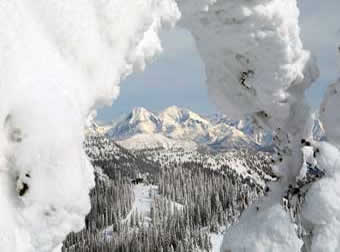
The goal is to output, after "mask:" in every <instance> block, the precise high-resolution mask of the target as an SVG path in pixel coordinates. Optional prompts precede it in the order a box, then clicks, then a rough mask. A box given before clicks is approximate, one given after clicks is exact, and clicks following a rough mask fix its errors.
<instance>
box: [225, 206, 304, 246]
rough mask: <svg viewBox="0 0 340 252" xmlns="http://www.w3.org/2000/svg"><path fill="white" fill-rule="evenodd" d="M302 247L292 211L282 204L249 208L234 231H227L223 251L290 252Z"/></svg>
mask: <svg viewBox="0 0 340 252" xmlns="http://www.w3.org/2000/svg"><path fill="white" fill-rule="evenodd" d="M301 247H302V241H301V240H299V239H298V238H297V236H296V234H295V229H294V226H293V225H291V223H290V218H289V216H288V214H287V213H286V212H285V211H284V210H283V209H282V207H281V205H280V204H279V203H278V204H275V205H272V206H270V207H268V208H265V209H264V210H263V209H261V207H259V208H258V209H257V207H251V208H248V209H247V210H245V212H244V213H243V214H242V218H241V220H240V222H239V223H238V224H237V225H236V226H235V227H234V228H233V229H232V232H228V231H227V232H226V234H225V236H224V240H223V245H222V249H221V252H244V251H252V252H273V251H275V252H287V251H300V249H301Z"/></svg>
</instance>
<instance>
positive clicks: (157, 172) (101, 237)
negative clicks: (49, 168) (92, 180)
mask: <svg viewBox="0 0 340 252" xmlns="http://www.w3.org/2000/svg"><path fill="white" fill-rule="evenodd" d="M85 149H86V151H87V153H88V155H89V157H90V159H91V161H92V163H93V165H95V166H96V167H97V168H96V187H95V189H94V190H93V191H92V192H91V202H92V210H91V212H90V214H89V215H88V216H87V218H86V229H85V230H83V231H81V232H80V233H77V234H71V235H69V236H68V238H67V240H66V241H65V242H64V247H63V251H64V252H73V251H74V252H75V251H77V252H78V251H79V252H83V251H87V252H95V251H96V252H97V251H103V252H104V251H105V252H106V251H107V252H109V251H110V252H112V251H117V252H120V251H121V252H125V251H131V252H132V251H133V252H138V251H140V252H149V251H150V252H159V251H163V252H172V251H179V252H182V251H188V252H189V251H213V249H214V246H215V247H216V244H213V242H212V240H211V235H212V234H213V233H215V234H216V235H221V232H222V231H223V228H222V227H223V226H226V225H227V226H229V225H232V224H233V223H234V222H235V221H237V219H238V217H239V216H240V214H241V213H242V211H243V210H244V209H245V208H247V207H248V206H249V205H250V204H251V203H252V202H254V200H256V199H257V198H258V197H259V196H260V195H262V194H263V191H264V188H263V186H262V185H261V184H259V183H257V182H256V179H251V174H250V173H247V175H248V176H243V175H242V174H239V173H238V172H237V171H236V170H235V167H234V168H232V167H230V166H229V165H226V164H225V163H224V162H221V163H217V164H215V166H214V167H213V169H212V167H207V165H206V163H205V162H204V161H203V160H199V159H198V160H197V161H196V162H190V161H185V162H182V161H180V160H178V161H177V162H168V163H162V164H161V163H160V160H157V159H154V161H155V162H152V160H151V158H150V157H151V156H150V155H149V156H148V158H147V157H146V156H147V155H146V153H131V152H130V151H128V150H126V149H124V148H122V147H120V146H119V145H117V144H115V143H114V142H112V141H110V140H109V139H108V138H106V137H105V136H103V135H99V134H98V135H91V136H88V138H87V140H86V142H85ZM243 155H245V154H243ZM267 161H268V160H267V159H265V158H264V159H263V160H262V161H261V162H262V166H263V167H266V169H268V166H269V165H268V164H267ZM240 162H241V161H240ZM242 162H244V166H246V167H249V168H251V169H253V171H257V170H258V169H259V167H262V166H260V165H259V163H258V162H259V160H258V159H256V162H254V158H252V156H251V155H249V159H248V160H247V161H244V160H243V161H242ZM247 162H248V163H247ZM266 169H265V168H263V172H268V171H266ZM267 178H271V176H270V174H268V175H267ZM139 182H142V184H138V183H139ZM141 190H144V191H145V192H146V193H144V196H142V197H144V198H142V197H141V196H138V195H140V191H141ZM136 195H137V196H136ZM143 200H144V201H147V202H148V204H146V205H143V206H141V207H138V204H139V202H140V201H143ZM136 205H137V206H136Z"/></svg>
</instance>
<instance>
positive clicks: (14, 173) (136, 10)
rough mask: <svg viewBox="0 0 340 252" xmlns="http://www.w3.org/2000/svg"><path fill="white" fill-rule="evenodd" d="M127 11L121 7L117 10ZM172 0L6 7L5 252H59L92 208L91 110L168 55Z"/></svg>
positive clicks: (1, 181) (2, 61)
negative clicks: (86, 145) (164, 44)
mask: <svg viewBox="0 0 340 252" xmlns="http://www.w3.org/2000/svg"><path fill="white" fill-rule="evenodd" d="M118 7H119V8H118ZM179 17H180V13H179V11H178V9H177V5H176V3H175V2H174V1H172V0H145V1H136V0H126V1H116V0H109V1H107V0H90V1H81V0H73V1H68V0H34V1H33V0H25V1H23V0H4V1H1V3H0V30H1V39H0V76H1V85H0V89H1V92H0V94H1V99H0V103H1V106H0V107H1V111H0V120H1V123H2V130H1V131H0V140H1V141H0V142H1V144H0V153H1V155H0V172H1V176H0V203H1V209H0V214H1V220H0V251H3V252H7V251H8V252H33V251H34V252H47V251H48V252H49V251H60V244H61V243H62V241H63V240H64V238H65V237H66V235H67V234H68V233H70V232H71V231H75V232H76V231H79V230H80V229H82V228H83V225H84V217H85V215H86V214H87V213H88V212H89V210H90V200H89V196H88V193H89V190H90V189H91V188H92V187H93V186H94V176H93V168H92V167H91V165H90V163H89V161H88V159H87V157H86V155H85V153H84V150H83V146H82V142H83V140H84V136H83V134H84V133H83V129H84V125H86V121H87V116H88V115H89V114H90V112H91V111H92V110H93V109H95V108H97V107H98V106H100V105H103V104H111V102H112V99H113V98H115V97H117V96H118V94H119V82H120V80H121V79H123V78H125V77H126V76H127V75H128V74H130V73H131V72H132V71H134V70H142V69H143V68H144V67H145V64H146V62H147V61H149V60H150V59H151V58H152V57H153V56H155V55H157V54H158V53H160V52H161V45H160V41H159V39H158V36H157V33H158V31H159V29H160V28H161V27H162V26H163V25H166V26H172V25H173V24H174V23H175V22H176V20H177V19H178V18H179Z"/></svg>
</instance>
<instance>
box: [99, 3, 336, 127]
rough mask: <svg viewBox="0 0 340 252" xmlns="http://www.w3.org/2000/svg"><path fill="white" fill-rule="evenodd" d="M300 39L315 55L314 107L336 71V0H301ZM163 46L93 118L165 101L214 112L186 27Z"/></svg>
mask: <svg viewBox="0 0 340 252" xmlns="http://www.w3.org/2000/svg"><path fill="white" fill-rule="evenodd" d="M299 4H300V7H301V18H300V22H301V32H302V39H303V42H304V45H305V47H306V48H307V49H309V50H311V51H312V53H313V54H314V55H315V56H316V58H317V60H318V63H319V67H320V71H321V76H320V79H319V80H318V81H317V82H316V83H315V84H314V85H313V87H312V88H311V89H310V90H309V91H308V93H307V96H308V100H309V102H310V104H311V105H312V106H313V107H314V108H315V109H317V107H318V105H319V103H320V101H321V99H322V96H323V93H324V90H325V88H326V87H327V85H328V84H329V83H331V82H332V81H334V80H335V79H336V77H337V74H338V72H337V66H336V56H335V55H336V42H337V41H339V42H340V39H339V37H340V36H339V31H340V16H339V11H340V1H339V0H322V1H321V0H300V1H299ZM161 38H162V43H163V48H164V52H163V54H162V55H161V56H160V57H158V58H157V59H155V60H154V62H153V63H152V64H150V65H148V67H147V68H146V70H145V72H143V73H135V74H133V75H131V76H130V77H129V78H128V79H127V80H125V81H123V82H122V83H121V93H120V96H119V98H118V99H117V100H116V101H115V102H114V103H113V105H112V107H107V108H104V109H101V110H100V111H99V113H98V116H97V118H98V119H99V120H102V121H106V122H109V121H111V120H112V119H114V118H117V117H118V116H120V115H121V114H124V113H128V112H129V111H131V109H132V108H134V107H138V106H143V107H146V108H147V109H150V110H152V111H156V112H157V111H160V110H162V109H164V108H166V107H168V106H171V105H177V106H181V107H187V108H190V109H192V110H194V111H195V112H199V113H213V112H216V108H215V106H214V105H213V104H212V103H211V101H210V100H209V97H208V95H207V89H206V86H205V74H204V67H203V64H202V62H201V60H200V57H199V55H198V53H197V51H196V48H195V43H194V41H193V39H192V37H191V35H190V33H188V32H187V31H185V30H183V29H180V28H175V29H174V30H172V31H167V32H163V33H162V34H161Z"/></svg>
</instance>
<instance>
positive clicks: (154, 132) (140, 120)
mask: <svg viewBox="0 0 340 252" xmlns="http://www.w3.org/2000/svg"><path fill="white" fill-rule="evenodd" d="M108 135H109V136H111V137H112V138H113V139H114V140H118V141H119V143H120V144H121V145H123V146H125V147H126V148H129V149H144V148H145V149H150V148H184V149H195V148H196V146H198V145H204V146H209V147H211V148H213V149H216V150H227V149H240V148H251V149H257V148H259V147H260V146H259V145H257V144H256V143H255V140H256V139H255V138H254V136H256V135H257V134H252V135H251V136H248V135H246V134H245V133H243V132H242V131H240V130H239V129H237V128H235V127H233V126H229V125H228V124H226V123H225V122H224V121H221V122H220V123H214V122H211V121H209V120H208V119H205V118H204V117H202V116H200V115H198V114H197V113H194V112H192V111H191V110H189V109H185V108H179V107H177V106H171V107H169V108H166V109H165V110H163V111H162V112H160V113H159V114H155V113H152V112H150V111H148V110H147V109H145V108H135V109H133V111H132V112H131V113H130V114H129V115H128V116H126V117H125V118H123V119H121V120H119V121H118V122H116V123H115V125H114V126H112V129H110V130H109V131H108Z"/></svg>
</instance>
